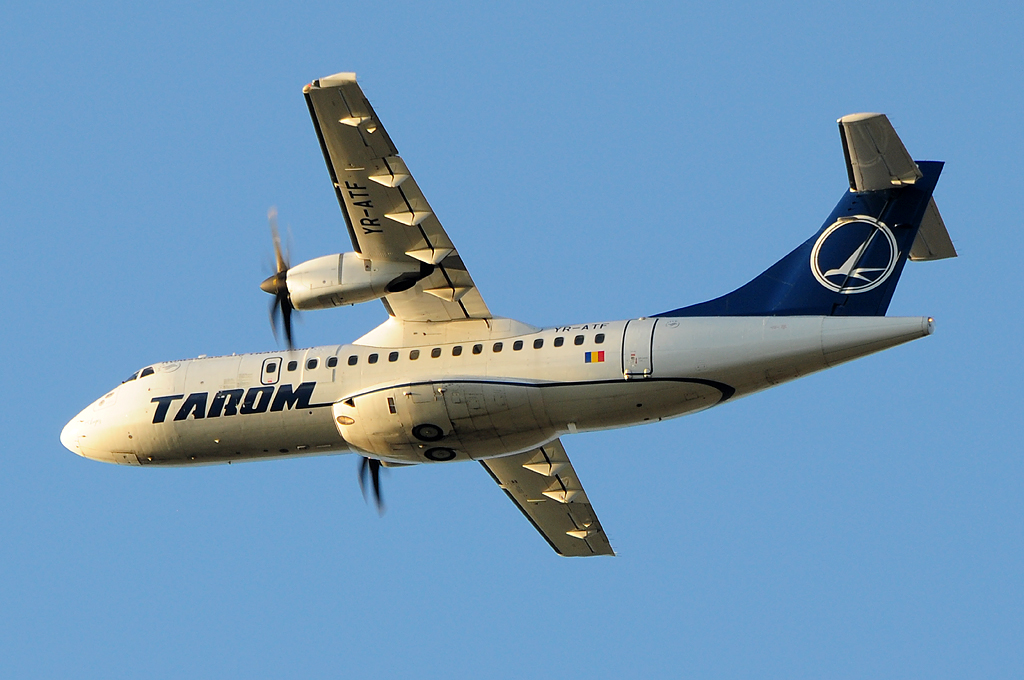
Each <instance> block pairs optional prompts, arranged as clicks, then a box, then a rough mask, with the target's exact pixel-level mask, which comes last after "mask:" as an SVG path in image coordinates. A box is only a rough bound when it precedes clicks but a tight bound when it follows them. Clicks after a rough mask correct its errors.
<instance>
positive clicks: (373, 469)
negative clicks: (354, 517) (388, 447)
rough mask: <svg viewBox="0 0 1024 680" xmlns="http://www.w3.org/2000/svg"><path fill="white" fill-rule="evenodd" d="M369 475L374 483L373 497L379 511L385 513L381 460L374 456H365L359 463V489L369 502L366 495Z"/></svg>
mask: <svg viewBox="0 0 1024 680" xmlns="http://www.w3.org/2000/svg"><path fill="white" fill-rule="evenodd" d="M367 475H369V477H370V481H371V482H372V483H373V499H374V502H375V503H376V505H377V512H379V513H380V514H382V515H383V514H384V501H383V499H382V498H381V495H380V461H379V460H376V459H374V458H367V457H366V456H363V460H362V462H360V463H359V489H360V490H361V491H362V492H363V500H365V501H367V502H369V499H368V498H367V497H366V477H367Z"/></svg>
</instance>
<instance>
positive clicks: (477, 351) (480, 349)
mask: <svg viewBox="0 0 1024 680" xmlns="http://www.w3.org/2000/svg"><path fill="white" fill-rule="evenodd" d="M483 351H484V346H483V345H473V354H480V352H483Z"/></svg>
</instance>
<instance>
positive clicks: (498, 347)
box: [491, 342, 504, 352]
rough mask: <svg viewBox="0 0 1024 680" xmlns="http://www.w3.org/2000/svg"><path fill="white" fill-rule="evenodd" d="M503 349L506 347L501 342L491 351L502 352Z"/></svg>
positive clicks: (495, 344)
mask: <svg viewBox="0 0 1024 680" xmlns="http://www.w3.org/2000/svg"><path fill="white" fill-rule="evenodd" d="M502 347H504V345H502V344H501V343H500V342H496V343H494V347H492V348H491V349H492V350H494V351H495V352H500V351H501V348H502Z"/></svg>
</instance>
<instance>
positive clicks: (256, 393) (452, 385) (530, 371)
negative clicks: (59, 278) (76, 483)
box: [61, 316, 931, 465]
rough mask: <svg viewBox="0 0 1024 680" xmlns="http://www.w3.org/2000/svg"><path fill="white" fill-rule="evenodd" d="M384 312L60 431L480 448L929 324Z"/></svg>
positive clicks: (714, 400) (760, 376)
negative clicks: (441, 320) (529, 320)
mask: <svg viewBox="0 0 1024 680" xmlns="http://www.w3.org/2000/svg"><path fill="white" fill-rule="evenodd" d="M389 323H390V324H391V326H390V327H389V324H385V325H384V326H382V327H381V328H380V329H378V330H377V331H374V332H371V333H370V334H368V335H367V336H364V337H363V338H361V339H360V340H359V341H358V342H357V344H352V345H328V346H322V347H313V348H310V349H303V350H289V351H280V352H267V353H261V354H244V355H237V356H236V355H232V356H224V357H210V358H206V357H202V358H198V359H191V360H187V361H176V362H166V363H161V364H154V365H153V366H151V367H147V368H146V369H144V370H143V371H140V373H139V374H137V377H133V378H132V379H130V380H128V381H126V382H125V383H123V384H121V385H120V386H119V387H117V388H115V389H114V390H112V391H111V392H109V393H108V394H106V395H104V396H103V397H102V398H100V399H99V400H97V401H96V402H94V403H93V404H92V405H90V406H89V407H87V408H86V409H85V410H83V411H82V412H81V413H80V414H78V416H76V417H75V418H74V419H72V420H71V422H69V423H68V425H67V426H66V427H65V428H64V431H63V432H62V434H61V441H62V442H63V443H64V445H65V446H66V447H68V448H69V449H71V450H72V451H74V452H76V453H78V454H79V455H82V456H85V457H88V458H92V459H95V460H101V461H106V462H115V463H122V464H131V465H138V464H141V465H190V464H209V463H231V462H235V461H241V460H252V459H261V458H273V457H287V456H299V455H312V454H323V453H338V452H349V451H354V452H357V453H360V454H363V455H367V456H369V457H373V458H377V459H380V460H382V461H385V463H390V464H415V463H429V462H445V461H449V460H467V459H485V458H492V457H496V456H503V455H510V454H514V453H520V452H523V451H528V450H530V449H532V448H535V447H537V446H540V445H542V444H544V443H546V442H549V441H551V440H552V439H554V438H555V437H558V436H560V435H563V434H566V433H573V432H577V431H587V430H599V429H607V428H615V427H623V426H627V425H636V424H640V423H645V422H652V421H658V420H662V419H665V418H671V417H674V416H679V415H684V414H687V413H692V412H694V411H699V410H702V409H705V408H708V407H710V406H714V405H716V404H719V403H721V402H723V401H725V400H727V399H730V398H732V397H738V396H743V395H746V394H750V393H752V392H756V391H758V390H761V389H765V388H767V387H771V386H773V385H776V384H778V383H781V382H785V381H788V380H791V379H793V378H796V377H799V376H802V375H806V374H808V373H812V372H814V371H818V370H821V369H823V368H828V367H830V366H833V365H836V364H838V363H841V362H843V361H847V360H849V359H853V358H856V357H859V356H863V355H866V354H870V353H872V352H876V351H879V350H881V349H885V348H887V347H891V346H894V345H897V344H900V343H903V342H907V341H909V340H913V339H915V338H918V337H922V336H924V335H927V334H929V333H930V332H931V319H926V318H917V317H912V318H899V317H896V318H893V317H818V316H801V317H708V318H672V317H663V318H641V319H633V320H630V321H614V322H608V323H598V324H583V325H574V326H564V327H557V328H548V329H543V330H541V329H536V328H533V327H530V326H526V325H525V324H521V323H518V322H514V321H510V320H507V319H492V320H488V321H486V322H484V321H473V322H466V323H465V324H463V325H462V326H460V325H459V324H458V323H455V324H452V323H448V324H438V325H431V324H405V325H403V324H398V323H397V322H389ZM435 331H436V333H435ZM150 369H152V370H150Z"/></svg>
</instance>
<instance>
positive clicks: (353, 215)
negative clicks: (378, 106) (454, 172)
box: [303, 73, 491, 321]
mask: <svg viewBox="0 0 1024 680" xmlns="http://www.w3.org/2000/svg"><path fill="white" fill-rule="evenodd" d="M303 93H304V94H305V95H306V104H307V105H308V106H309V114H310V116H311V117H312V118H313V126H314V127H315V128H316V134H317V137H318V138H319V139H320V148H321V150H322V151H323V153H324V160H326V161H327V169H328V171H329V172H330V174H331V181H332V182H334V190H335V193H336V194H337V197H338V203H339V204H340V205H341V212H342V213H343V214H344V215H345V224H346V225H347V226H348V232H349V236H350V237H351V238H352V245H353V246H354V247H355V249H356V251H357V252H359V253H361V254H362V255H363V257H366V258H369V259H371V260H374V259H382V260H391V261H394V262H403V261H409V262H414V261H419V262H421V263H422V269H421V271H423V272H428V271H430V272H431V273H430V274H429V275H428V276H426V277H425V278H423V279H422V280H420V281H419V282H417V283H416V284H415V285H414V286H412V287H411V288H409V289H408V290H405V291H403V292H400V293H392V294H390V295H388V296H386V297H385V298H384V306H385V307H386V308H387V310H388V313H389V314H391V315H392V316H394V317H397V318H399V319H401V320H403V321H453V320H457V319H488V318H490V316H491V313H490V311H489V310H488V309H487V305H486V304H484V301H483V298H482V297H480V293H479V292H478V291H477V289H476V286H475V285H474V284H473V279H472V278H471V277H470V275H469V272H468V271H466V266H465V265H464V264H463V263H462V259H461V258H460V257H459V253H458V252H457V251H456V249H455V246H454V245H453V244H452V242H451V240H450V239H449V238H448V234H446V233H445V231H444V228H442V227H441V223H440V222H439V221H438V220H437V217H436V216H435V215H434V212H433V210H431V209H430V205H428V204H427V199H426V198H424V197H423V193H422V192H421V191H420V188H419V187H418V186H417V185H416V180H414V179H413V178H412V175H411V174H410V173H409V169H408V168H407V167H406V166H405V162H404V161H403V160H402V159H401V157H399V155H398V149H396V148H395V145H394V144H393V143H392V142H391V138H390V137H389V136H388V133H387V132H386V131H385V130H384V127H383V126H382V125H381V124H380V120H378V118H377V114H376V113H374V111H373V107H371V106H370V102H368V101H367V100H366V97H365V96H364V95H363V91H362V89H360V87H359V85H358V84H357V83H356V76H355V74H354V73H337V74H335V75H333V76H328V77H326V78H321V79H319V80H314V81H313V82H312V83H311V84H309V85H307V86H306V87H305V88H303ZM431 268H433V269H432V270H431Z"/></svg>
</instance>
